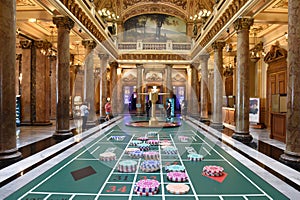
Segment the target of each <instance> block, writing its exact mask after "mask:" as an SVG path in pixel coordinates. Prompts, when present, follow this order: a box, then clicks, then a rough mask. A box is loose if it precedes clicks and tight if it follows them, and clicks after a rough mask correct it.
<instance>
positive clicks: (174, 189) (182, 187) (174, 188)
mask: <svg viewBox="0 0 300 200" xmlns="http://www.w3.org/2000/svg"><path fill="white" fill-rule="evenodd" d="M166 189H167V191H168V192H170V193H172V194H185V193H187V192H188V191H189V190H190V186H188V185H187V184H185V183H170V184H168V185H167V186H166Z"/></svg>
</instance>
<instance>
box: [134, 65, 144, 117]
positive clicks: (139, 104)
mask: <svg viewBox="0 0 300 200" xmlns="http://www.w3.org/2000/svg"><path fill="white" fill-rule="evenodd" d="M136 70H137V84H136V92H137V99H136V104H137V105H136V114H137V115H142V113H143V107H144V106H142V95H141V93H142V87H143V65H142V64H136Z"/></svg>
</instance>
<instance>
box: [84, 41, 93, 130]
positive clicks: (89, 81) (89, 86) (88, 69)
mask: <svg viewBox="0 0 300 200" xmlns="http://www.w3.org/2000/svg"><path fill="white" fill-rule="evenodd" d="M82 45H83V46H84V48H85V59H84V86H83V101H86V102H87V103H88V104H89V107H90V112H89V116H88V119H87V123H86V125H87V127H93V126H95V125H96V122H97V116H96V111H95V105H94V101H95V87H94V85H95V83H94V48H95V47H96V42H95V41H93V40H83V41H82Z"/></svg>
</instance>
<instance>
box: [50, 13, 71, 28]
mask: <svg viewBox="0 0 300 200" xmlns="http://www.w3.org/2000/svg"><path fill="white" fill-rule="evenodd" d="M53 23H54V24H55V25H56V28H66V29H69V30H71V29H72V28H73V27H74V21H73V20H71V19H70V18H69V17H65V16H59V17H53Z"/></svg>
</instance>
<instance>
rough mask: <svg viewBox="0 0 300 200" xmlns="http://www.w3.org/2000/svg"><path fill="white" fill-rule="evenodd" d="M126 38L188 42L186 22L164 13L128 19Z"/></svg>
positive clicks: (125, 25) (147, 40) (132, 40)
mask: <svg viewBox="0 0 300 200" xmlns="http://www.w3.org/2000/svg"><path fill="white" fill-rule="evenodd" d="M124 28H125V33H124V40H125V41H127V42H135V41H137V40H142V41H145V42H166V41H167V40H171V41H173V42H188V38H187V37H186V23H185V22H184V21H183V20H181V19H179V18H176V17H173V16H169V15H163V14H147V15H139V16H135V17H133V18H130V19H128V20H127V21H126V22H125V24H124Z"/></svg>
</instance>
